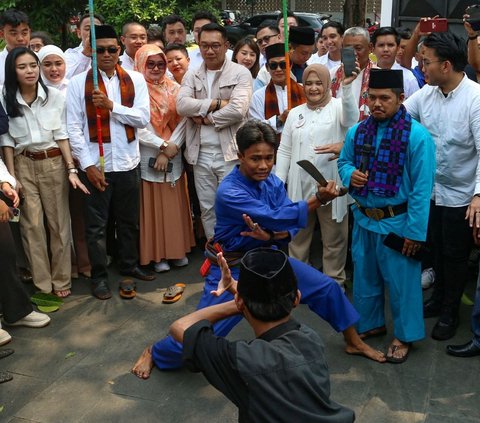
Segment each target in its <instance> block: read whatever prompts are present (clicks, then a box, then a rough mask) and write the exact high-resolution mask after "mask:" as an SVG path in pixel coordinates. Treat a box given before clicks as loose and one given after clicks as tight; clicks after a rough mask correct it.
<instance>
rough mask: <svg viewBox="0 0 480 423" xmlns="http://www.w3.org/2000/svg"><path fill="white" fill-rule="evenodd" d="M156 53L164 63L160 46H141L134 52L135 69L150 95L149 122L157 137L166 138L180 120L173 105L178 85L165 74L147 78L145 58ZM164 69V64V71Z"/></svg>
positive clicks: (164, 58) (168, 137) (163, 55)
mask: <svg viewBox="0 0 480 423" xmlns="http://www.w3.org/2000/svg"><path fill="white" fill-rule="evenodd" d="M157 54H159V55H160V56H162V58H163V60H165V64H166V63H167V58H166V56H165V53H164V52H163V51H162V50H161V49H160V47H158V46H156V45H154V44H145V45H144V46H142V47H141V48H140V49H139V50H138V51H137V53H136V54H135V70H137V71H139V72H140V73H141V74H142V75H143V76H144V77H145V81H147V86H148V94H149V95H150V123H151V125H152V126H153V128H154V129H155V133H156V134H157V135H158V136H159V137H161V138H163V139H165V140H168V139H170V136H171V135H172V132H173V131H174V129H175V127H176V126H177V124H178V122H179V121H180V120H181V117H180V116H179V115H178V114H177V109H176V107H175V103H176V100H177V94H178V90H179V89H180V85H178V84H177V83H176V82H175V81H172V80H171V79H169V78H167V77H166V76H165V75H163V77H162V78H161V79H160V80H159V81H158V82H153V81H151V80H149V79H148V78H147V75H146V65H147V60H148V58H149V57H150V56H155V55H157ZM166 69H167V68H166V66H165V71H166Z"/></svg>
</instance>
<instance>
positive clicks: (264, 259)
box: [237, 248, 297, 303]
mask: <svg viewBox="0 0 480 423" xmlns="http://www.w3.org/2000/svg"><path fill="white" fill-rule="evenodd" d="M237 289H238V294H239V295H240V296H241V297H242V298H245V299H248V300H250V301H255V302H259V303H274V302H276V301H277V300H278V299H279V298H281V297H284V296H285V295H287V294H290V293H292V292H294V293H296V291H297V279H296V277H295V274H294V273H293V269H292V266H291V265H290V262H289V261H288V256H287V255H286V254H285V253H284V252H283V251H280V250H272V249H271V248H256V249H254V250H251V251H249V252H248V253H246V254H245V255H244V256H243V258H242V260H241V262H240V275H239V278H238V287H237Z"/></svg>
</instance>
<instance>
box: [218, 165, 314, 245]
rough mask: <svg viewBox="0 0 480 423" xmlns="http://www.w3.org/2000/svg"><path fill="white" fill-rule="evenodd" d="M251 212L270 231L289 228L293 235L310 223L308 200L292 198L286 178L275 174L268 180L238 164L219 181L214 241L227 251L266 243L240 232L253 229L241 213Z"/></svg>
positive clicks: (256, 220) (251, 215)
mask: <svg viewBox="0 0 480 423" xmlns="http://www.w3.org/2000/svg"><path fill="white" fill-rule="evenodd" d="M244 213H245V214H247V215H249V216H250V217H251V218H252V220H253V221H254V222H255V223H258V224H259V225H260V226H261V227H262V228H267V229H270V230H271V231H275V232H279V231H289V232H290V235H291V236H294V235H295V234H296V232H297V230H298V229H299V228H303V227H305V226H306V224H307V215H308V206H307V203H306V201H299V202H296V203H294V202H292V201H291V200H290V199H289V198H288V196H287V191H286V189H285V185H284V184H283V182H282V181H281V180H280V179H279V178H278V177H277V176H275V175H274V174H272V173H271V174H270V175H269V177H268V178H267V179H266V180H265V181H261V182H256V181H253V180H251V179H248V178H246V177H245V176H244V175H242V173H241V172H240V171H239V169H238V166H237V167H235V168H234V169H233V170H232V172H230V174H228V175H227V176H226V177H225V178H224V179H223V181H222V182H221V183H220V185H219V187H218V190H217V196H216V200H215V214H216V216H217V223H216V225H215V237H214V238H215V241H216V242H221V244H222V246H223V250H224V251H248V250H251V249H253V248H257V247H261V246H263V245H266V242H265V241H259V240H256V239H253V238H251V237H248V236H242V235H240V232H242V231H249V230H250V229H249V228H248V226H247V225H246V224H245V222H244V220H243V217H242V215H243V214H244Z"/></svg>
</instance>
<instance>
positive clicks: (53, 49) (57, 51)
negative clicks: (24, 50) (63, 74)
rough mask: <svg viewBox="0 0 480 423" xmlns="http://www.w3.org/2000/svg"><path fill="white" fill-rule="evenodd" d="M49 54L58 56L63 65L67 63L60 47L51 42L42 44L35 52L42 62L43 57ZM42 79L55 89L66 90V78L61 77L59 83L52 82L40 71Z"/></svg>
mask: <svg viewBox="0 0 480 423" xmlns="http://www.w3.org/2000/svg"><path fill="white" fill-rule="evenodd" d="M51 54H54V55H56V56H59V57H60V58H61V59H62V60H63V61H64V62H65V65H66V64H67V60H66V58H65V53H64V52H63V51H62V49H61V48H59V47H57V46H54V45H53V44H49V45H46V46H43V47H42V48H41V49H40V50H39V51H38V52H37V56H38V59H39V60H40V63H42V62H43V61H44V59H45V57H47V56H49V55H51ZM42 80H43V82H44V83H45V85H46V86H47V87H54V88H56V89H58V90H60V91H62V92H66V89H67V85H68V79H67V78H63V80H62V81H61V82H60V83H58V84H54V83H52V82H51V81H49V80H48V79H47V78H46V77H45V75H44V73H43V71H42Z"/></svg>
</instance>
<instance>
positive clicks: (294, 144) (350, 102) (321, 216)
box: [276, 64, 359, 287]
mask: <svg viewBox="0 0 480 423" xmlns="http://www.w3.org/2000/svg"><path fill="white" fill-rule="evenodd" d="M356 75H357V73H356V72H354V74H353V75H352V76H350V77H348V78H345V79H344V81H343V90H344V95H343V97H342V99H337V98H334V97H332V95H331V92H330V86H331V80H330V73H329V71H328V69H327V68H326V67H325V66H323V65H319V64H314V65H310V66H308V67H307V68H306V69H305V71H304V73H303V78H302V82H303V89H304V92H305V97H306V99H307V102H306V104H302V105H301V106H298V107H295V108H294V109H292V110H291V111H290V113H289V115H288V118H287V120H286V122H285V127H284V129H283V133H282V142H281V143H280V147H279V149H278V153H277V168H276V174H277V176H278V177H279V178H280V179H282V180H283V181H285V182H286V183H287V184H288V196H289V197H290V198H291V199H292V201H299V200H304V199H306V198H308V197H309V196H311V195H312V194H313V193H314V192H315V191H316V190H317V188H316V182H315V180H314V179H313V178H312V177H311V176H310V175H308V173H306V172H305V171H304V170H303V169H302V168H301V167H300V166H299V165H297V162H298V161H299V160H309V161H311V162H312V163H313V164H314V165H315V166H316V167H317V169H319V170H320V172H321V173H322V174H323V176H324V177H325V178H326V179H328V180H334V181H336V182H337V184H339V185H341V182H340V177H339V175H338V169H337V161H336V159H337V158H338V157H337V156H330V157H328V156H327V155H325V154H319V152H320V148H319V147H321V146H323V145H326V144H332V143H338V142H343V140H344V139H345V134H346V132H347V130H348V128H349V127H350V126H352V125H354V124H355V123H356V122H357V121H358V115H359V112H358V106H357V104H356V101H355V98H354V96H353V92H352V88H351V83H352V81H353V80H354V79H355V78H356ZM347 207H348V198H347V196H343V197H338V198H337V199H335V200H333V201H332V202H330V203H328V204H327V205H325V206H322V207H320V208H318V209H317V210H316V211H315V212H311V213H310V214H309V216H308V223H307V227H306V228H305V229H302V230H300V231H299V232H298V234H297V235H296V236H295V238H294V239H293V240H292V242H290V244H289V253H290V256H291V257H294V258H297V259H298V260H302V261H304V262H308V260H309V252H310V243H311V241H312V235H313V230H314V228H315V217H317V218H318V221H319V223H320V229H321V233H322V242H323V259H322V263H323V273H325V274H326V275H328V276H330V277H332V278H333V279H335V280H336V281H337V283H338V284H339V285H340V286H342V287H343V285H344V283H345V261H346V257H347V240H348V214H347V211H348V210H347Z"/></svg>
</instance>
